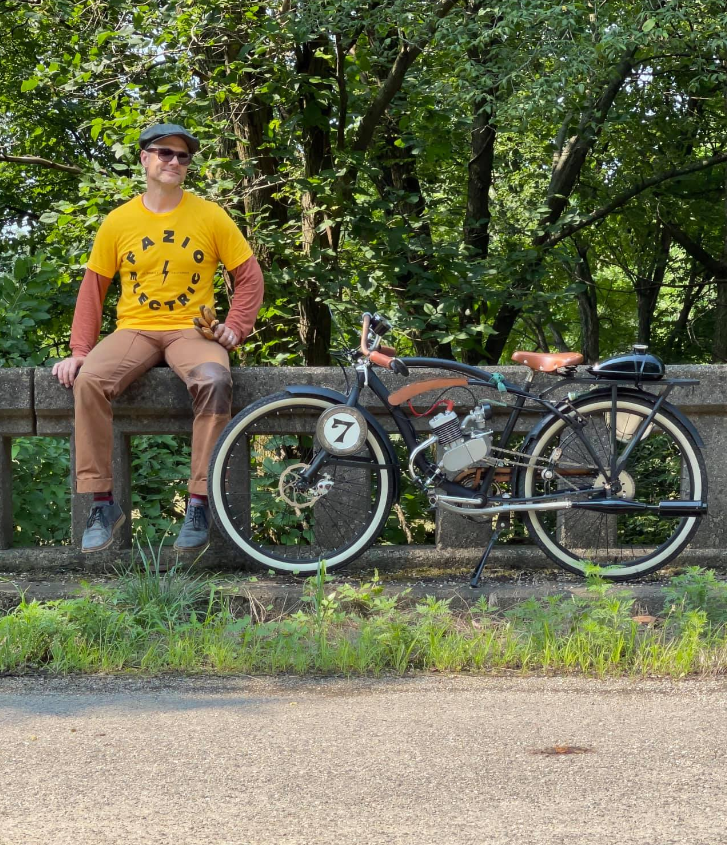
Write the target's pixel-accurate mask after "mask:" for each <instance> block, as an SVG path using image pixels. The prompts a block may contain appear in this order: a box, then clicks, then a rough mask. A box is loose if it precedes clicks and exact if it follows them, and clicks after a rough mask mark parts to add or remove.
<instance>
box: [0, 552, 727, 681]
mask: <svg viewBox="0 0 727 845" xmlns="http://www.w3.org/2000/svg"><path fill="white" fill-rule="evenodd" d="M402 599H403V595H402V596H390V595H385V594H384V591H383V586H382V585H381V583H380V582H378V580H372V581H370V582H368V583H363V584H360V585H359V586H357V587H354V586H351V585H349V584H344V585H342V586H338V587H335V588H334V587H333V586H332V585H331V584H330V582H329V579H327V578H326V576H325V575H324V574H321V575H319V576H318V577H317V578H312V579H309V580H308V581H307V582H306V590H305V594H304V597H303V602H302V604H301V606H300V607H299V609H298V610H296V612H294V613H292V614H289V615H286V616H270V615H269V614H270V611H269V610H268V611H267V612H266V611H265V609H262V608H257V609H256V611H255V613H254V617H253V615H251V614H250V613H246V614H245V615H243V616H241V617H240V618H236V616H235V615H234V613H233V612H232V610H231V607H230V603H229V601H228V600H226V599H225V596H224V592H223V591H222V589H221V588H220V586H219V585H217V584H215V583H213V582H212V581H209V580H205V579H202V578H200V577H191V576H190V575H189V574H185V573H184V572H183V571H181V570H179V569H177V568H172V569H171V570H170V571H169V572H161V571H160V569H159V566H158V558H156V557H155V556H154V555H153V553H152V554H151V555H148V556H146V557H145V558H142V561H141V565H139V566H137V568H136V569H134V570H131V571H129V572H126V573H121V574H120V578H119V581H118V584H117V586H115V587H114V588H110V589H105V590H99V589H92V588H91V587H89V586H86V587H85V589H84V592H83V594H82V595H80V596H79V597H78V598H75V599H68V600H62V601H53V602H45V603H39V602H36V601H32V602H27V601H25V599H24V598H23V597H22V596H21V601H20V603H19V605H18V606H17V607H16V608H15V609H13V610H12V611H10V612H9V613H7V614H5V615H3V616H0V672H4V673H8V672H12V673H19V672H29V671H37V670H44V671H50V672H54V673H70V672H82V673H83V672H86V673H96V672H104V673H110V672H127V671H136V672H144V673H159V672H169V671H174V672H213V673H254V674H275V673H293V674H345V675H359V674H367V675H381V674H385V673H396V674H403V673H405V672H410V671H424V672H426V671H439V672H481V673H485V672H503V671H513V670H514V671H517V672H521V673H531V672H549V673H561V674H569V673H578V674H586V675H593V676H598V677H603V676H607V675H632V676H644V675H649V676H654V675H657V676H670V677H683V676H686V675H712V674H721V673H723V672H725V671H726V670H727V585H726V584H725V583H723V582H720V581H717V580H716V578H715V577H714V574H713V573H712V572H710V571H705V570H701V569H698V568H692V569H690V570H688V571H687V572H686V573H685V574H684V575H681V576H679V577H676V578H673V579H671V581H670V582H669V583H668V585H667V586H666V587H665V588H664V609H663V612H662V613H660V614H659V616H658V617H656V618H655V619H648V618H647V619H639V617H636V618H634V607H633V599H632V598H631V597H630V596H629V594H628V593H627V592H625V591H623V590H614V589H613V588H611V587H610V585H609V584H608V583H607V582H605V581H604V580H603V579H602V578H601V577H600V575H599V574H598V571H597V570H595V569H594V570H593V571H592V572H591V574H590V575H589V578H588V580H587V590H586V591H585V594H584V595H580V596H576V597H572V598H547V599H542V600H536V599H529V600H527V601H523V602H521V603H520V604H518V605H517V606H515V607H513V608H512V609H510V610H508V611H506V612H504V613H499V612H496V611H493V610H492V609H491V608H490V607H488V605H487V602H486V600H485V599H482V600H480V602H478V603H477V604H476V605H475V606H474V607H472V608H471V610H470V611H469V612H466V613H461V612H457V613H455V612H453V611H452V609H451V608H450V606H449V602H448V601H445V600H438V599H436V598H434V597H427V598H426V599H425V600H423V601H420V602H418V603H416V604H414V605H412V604H410V603H408V602H404V601H402Z"/></svg>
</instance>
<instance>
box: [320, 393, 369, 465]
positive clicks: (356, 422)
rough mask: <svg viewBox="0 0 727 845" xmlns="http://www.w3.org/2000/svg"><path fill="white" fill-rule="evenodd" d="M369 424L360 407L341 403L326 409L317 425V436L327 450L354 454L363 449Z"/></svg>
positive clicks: (333, 453)
mask: <svg viewBox="0 0 727 845" xmlns="http://www.w3.org/2000/svg"><path fill="white" fill-rule="evenodd" d="M367 435H368V426H367V425H366V419H365V418H364V415H363V414H362V413H361V411H359V410H358V408H348V407H346V406H345V405H339V406H338V407H336V408H329V409H328V410H327V411H324V412H323V413H322V414H321V416H320V418H319V420H318V424H317V425H316V436H317V437H318V440H319V441H320V443H321V445H322V446H323V448H324V449H325V450H326V452H330V453H331V454H332V455H353V454H355V453H356V452H359V451H361V449H362V448H363V445H364V443H365V442H366V436H367Z"/></svg>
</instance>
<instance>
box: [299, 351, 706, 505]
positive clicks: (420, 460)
mask: <svg viewBox="0 0 727 845" xmlns="http://www.w3.org/2000/svg"><path fill="white" fill-rule="evenodd" d="M401 360H402V362H403V363H404V364H405V365H406V366H407V367H409V368H410V369H422V368H427V369H441V370H449V371H451V372H455V373H459V374H461V375H466V376H468V384H469V385H470V386H472V387H486V388H488V389H490V390H495V391H498V392H500V391H499V388H498V384H501V385H502V386H503V387H504V388H505V390H506V392H507V393H510V394H511V395H513V396H515V397H516V400H515V403H514V404H513V406H512V410H511V412H510V416H509V417H508V420H507V422H506V423H505V427H504V429H503V430H502V433H501V434H500V438H499V440H498V443H497V447H496V448H498V449H506V448H507V446H508V444H509V442H510V438H511V437H512V434H513V432H514V431H515V426H516V425H517V421H518V419H519V418H520V415H521V414H522V412H523V410H524V409H525V404H526V402H527V401H528V400H530V401H531V402H535V403H537V404H538V405H540V406H541V408H540V409H538V410H537V413H539V414H541V415H542V416H546V415H547V414H552V415H554V416H556V417H558V418H559V419H561V420H563V421H564V422H565V423H566V425H568V426H569V427H570V428H571V429H572V430H573V431H574V432H575V434H576V436H577V437H578V438H579V440H580V442H581V443H582V444H583V446H584V448H585V449H586V451H587V452H588V454H589V455H590V457H591V458H592V459H593V461H594V464H595V466H596V467H597V468H598V469H599V471H600V472H601V473H602V474H603V477H604V478H607V479H608V478H618V476H619V474H620V472H621V469H622V468H623V467H624V466H625V465H626V462H627V461H628V458H629V456H630V455H631V452H632V451H633V449H634V447H635V446H636V445H637V443H638V442H639V440H640V439H641V437H642V435H643V434H644V432H645V431H646V429H647V428H648V427H649V425H651V423H652V422H653V420H654V417H655V416H656V414H657V413H658V411H659V409H660V408H661V407H662V406H663V404H664V402H665V401H666V397H667V395H668V394H669V393H670V392H671V390H672V389H673V388H674V387H675V386H677V385H679V386H681V385H689V384H698V382H697V380H695V379H668V380H667V379H664V380H661V381H660V382H659V385H660V386H664V387H665V388H666V389H665V390H664V391H663V392H662V393H661V394H654V393H649V392H648V391H645V390H641V389H640V387H639V386H637V385H635V383H634V382H633V381H612V382H609V383H608V384H607V385H605V384H604V383H603V382H602V381H599V380H598V379H595V378H588V377H578V376H575V375H574V376H564V377H563V378H561V379H560V380H559V381H558V382H557V383H556V384H554V385H551V387H549V388H548V389H547V390H545V391H543V393H542V394H540V395H535V394H532V393H531V392H530V386H531V382H530V380H529V381H528V382H527V383H526V385H525V388H521V387H519V386H518V385H516V384H514V383H512V382H509V381H507V380H506V379H504V378H502V377H501V376H500V377H498V378H493V375H492V374H491V373H488V372H487V371H486V370H481V369H479V368H478V367H473V366H470V365H469V364H462V363H460V362H459V361H448V360H445V359H440V358H403V359H401ZM356 372H357V380H356V383H355V384H354V385H353V387H352V389H351V392H350V393H349V395H348V398H347V402H346V404H347V405H349V406H354V405H356V404H357V403H358V399H359V396H360V394H361V391H362V390H363V389H364V387H366V386H368V387H369V388H371V390H372V391H373V393H374V394H375V395H376V396H377V397H378V398H379V400H380V401H381V402H382V403H383V405H384V407H385V408H386V410H387V411H388V412H389V414H390V415H391V417H392V419H393V420H394V423H395V424H396V427H397V429H398V430H399V433H400V434H401V436H402V438H403V440H404V443H405V444H406V447H407V449H408V450H409V452H410V453H411V452H412V451H413V450H414V449H415V448H416V447H417V445H419V444H418V440H417V433H416V430H415V429H414V426H413V425H412V421H411V419H410V418H409V417H408V416H407V415H406V414H405V413H404V411H402V410H401V408H399V407H398V406H396V405H391V404H389V401H388V400H389V396H390V393H389V390H388V389H387V387H386V385H384V383H383V382H382V381H381V379H380V378H379V377H378V375H377V374H376V372H375V371H374V370H373V368H371V367H369V368H368V372H365V371H364V370H363V369H358V370H357V371H356ZM564 382H567V383H568V384H575V383H582V384H590V385H599V386H603V387H606V386H608V387H610V389H611V415H612V423H611V439H612V443H611V464H610V466H608V467H604V466H603V463H602V461H601V458H600V456H599V455H598V454H597V453H596V451H595V449H594V448H593V446H592V444H591V443H590V441H589V440H588V439H587V438H586V437H583V436H582V435H581V426H580V424H579V420H578V412H577V410H576V409H575V408H574V407H573V406H572V405H569V403H568V402H567V400H560V404H562V403H563V402H566V405H565V407H564V408H562V409H561V407H558V405H556V404H554V403H553V402H550V401H549V400H548V399H546V398H545V395H546V394H547V393H550V392H551V391H552V390H554V389H555V388H557V387H560V386H562V385H563V383H564ZM624 386H626V387H628V388H630V389H631V390H633V389H634V388H635V387H636V389H637V390H638V393H639V394H640V395H642V396H643V397H648V401H649V402H651V403H653V407H652V409H651V411H650V412H649V414H648V416H646V417H645V418H644V419H643V420H642V421H641V423H640V425H639V427H638V428H637V430H636V431H635V432H634V434H633V435H632V436H631V438H630V442H629V444H628V445H627V446H626V448H625V449H624V451H623V453H622V454H621V455H618V454H617V436H616V435H617V431H616V428H617V426H616V408H617V406H616V403H617V398H618V390H619V387H621V388H623V387H624ZM528 410H534V409H528ZM314 463H316V462H314ZM415 463H416V465H417V466H418V467H419V469H420V470H422V472H424V473H427V474H428V475H429V476H430V477H431V476H432V475H436V478H437V486H438V487H439V488H441V489H442V490H444V491H445V492H446V493H449V494H451V495H456V496H462V497H464V498H471V499H477V500H481V499H482V497H483V495H485V494H486V493H487V491H488V490H489V488H490V486H491V485H492V483H493V481H494V478H495V473H496V472H497V470H498V469H499V467H498V466H496V465H493V466H490V467H488V468H487V471H486V472H485V474H484V476H483V478H482V481H481V482H480V484H479V485H478V487H477V488H471V487H464V486H463V485H461V484H457V483H456V482H454V481H450V480H449V479H447V478H445V477H444V476H443V475H442V474H441V473H440V472H439V470H438V469H437V467H436V466H435V465H433V464H432V463H431V462H430V461H428V460H427V459H426V457H425V456H424V455H422V454H420V455H417V458H416V460H415ZM312 469H313V467H312V466H311V468H310V470H312ZM515 469H516V471H517V468H515ZM310 470H309V471H310ZM513 477H515V475H513ZM574 493H576V491H573V492H571V493H569V495H570V496H571V497H572V496H573V495H574ZM576 494H577V493H576ZM563 495H564V494H563V492H560V493H553V494H546V495H544V496H538V497H537V499H538V501H546V500H548V499H552V500H556V499H561V498H563ZM583 495H585V496H587V497H588V498H589V499H594V498H610V497H611V496H612V495H615V494H612V492H611V490H610V489H609V488H607V487H606V486H604V487H603V488H601V490H600V491H599V492H597V493H596V492H594V491H583ZM531 500H532V497H531V498H529V499H517V498H514V497H508V498H507V499H506V501H507V502H509V503H516V502H529V501H531ZM489 501H492V502H500V501H503V502H504V501H505V497H501V496H491V497H489Z"/></svg>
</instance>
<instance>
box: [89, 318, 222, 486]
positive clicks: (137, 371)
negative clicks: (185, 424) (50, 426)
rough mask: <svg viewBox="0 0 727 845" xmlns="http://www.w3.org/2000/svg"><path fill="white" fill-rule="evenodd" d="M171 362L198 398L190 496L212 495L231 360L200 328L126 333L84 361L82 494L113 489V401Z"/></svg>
mask: <svg viewBox="0 0 727 845" xmlns="http://www.w3.org/2000/svg"><path fill="white" fill-rule="evenodd" d="M161 361H166V362H167V364H169V366H170V367H171V368H172V369H173V370H174V372H175V373H176V374H177V375H178V376H179V378H181V379H182V381H183V382H184V383H185V384H186V385H187V389H188V390H189V393H190V395H191V397H192V406H193V409H194V423H193V426H192V474H191V477H190V479H189V492H190V493H197V494H201V495H206V493H207V466H208V464H209V459H210V455H211V453H212V449H213V447H214V445H215V443H216V441H217V439H218V437H219V436H220V434H221V433H222V429H223V428H224V427H225V425H227V423H228V422H229V420H230V408H231V405H232V377H231V376H230V359H229V356H228V353H227V350H225V349H224V348H223V347H222V346H220V345H219V343H214V342H212V341H209V340H205V339H204V338H203V337H200V335H199V334H197V332H196V331H195V329H183V330H180V331H165V332H148V331H133V330H131V329H121V330H120V331H116V332H114V333H113V334H110V335H108V336H107V337H105V338H104V339H103V340H102V341H101V342H100V343H99V344H98V345H97V346H95V347H94V348H93V349H92V350H91V352H90V353H89V355H88V356H87V357H86V360H85V361H84V362H83V366H82V367H81V369H80V371H79V373H78V376H77V377H76V381H75V382H74V385H73V395H74V399H75V405H76V426H75V437H76V489H77V490H78V492H79V493H103V492H106V491H107V490H112V489H113V486H112V478H111V460H112V456H111V453H112V446H113V429H112V420H113V415H112V413H111V400H112V399H115V398H116V397H117V396H120V395H121V394H122V393H123V392H124V390H126V388H127V387H128V386H129V385H130V384H131V383H132V382H134V381H136V379H137V378H139V376H140V375H142V373H145V372H146V371H147V370H149V369H150V368H151V367H153V366H154V365H155V364H158V363H160V362H161Z"/></svg>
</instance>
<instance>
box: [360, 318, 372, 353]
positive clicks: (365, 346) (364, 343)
mask: <svg viewBox="0 0 727 845" xmlns="http://www.w3.org/2000/svg"><path fill="white" fill-rule="evenodd" d="M370 325H371V314H369V313H366V314H364V315H363V321H362V326H361V354H362V355H365V356H366V357H368V354H369V338H368V334H369V326H370Z"/></svg>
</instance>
